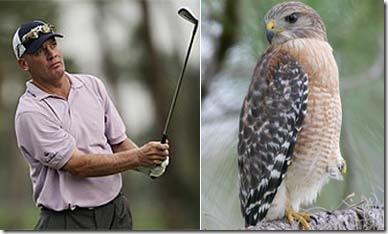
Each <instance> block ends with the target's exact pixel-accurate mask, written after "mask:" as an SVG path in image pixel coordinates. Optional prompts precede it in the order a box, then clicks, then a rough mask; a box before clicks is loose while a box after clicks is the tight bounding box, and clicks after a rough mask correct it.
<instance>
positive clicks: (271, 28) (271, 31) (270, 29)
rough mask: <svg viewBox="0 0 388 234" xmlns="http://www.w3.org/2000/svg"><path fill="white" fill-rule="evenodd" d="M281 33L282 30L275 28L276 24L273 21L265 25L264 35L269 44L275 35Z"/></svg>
mask: <svg viewBox="0 0 388 234" xmlns="http://www.w3.org/2000/svg"><path fill="white" fill-rule="evenodd" d="M281 32H283V29H281V28H278V27H276V24H275V22H274V21H273V20H271V21H269V22H268V23H267V25H266V35H267V40H268V42H269V43H272V39H273V37H274V36H275V35H276V34H277V33H281Z"/></svg>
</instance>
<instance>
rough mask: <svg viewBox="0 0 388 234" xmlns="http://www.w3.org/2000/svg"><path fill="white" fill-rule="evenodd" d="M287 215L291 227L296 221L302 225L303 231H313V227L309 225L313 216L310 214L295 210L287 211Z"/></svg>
mask: <svg viewBox="0 0 388 234" xmlns="http://www.w3.org/2000/svg"><path fill="white" fill-rule="evenodd" d="M286 215H287V219H288V222H290V224H291V225H292V223H293V222H294V221H295V220H296V221H298V222H299V223H300V224H301V225H302V227H303V230H311V227H310V225H309V224H308V222H310V221H311V216H310V215H309V214H307V213H301V212H296V211H294V210H293V209H287V210H286Z"/></svg>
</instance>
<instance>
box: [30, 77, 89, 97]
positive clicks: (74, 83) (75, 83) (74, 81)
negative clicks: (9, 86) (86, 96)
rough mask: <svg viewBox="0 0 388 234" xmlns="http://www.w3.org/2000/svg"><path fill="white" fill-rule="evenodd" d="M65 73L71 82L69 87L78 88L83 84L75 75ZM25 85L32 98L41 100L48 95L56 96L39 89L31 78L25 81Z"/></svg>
mask: <svg viewBox="0 0 388 234" xmlns="http://www.w3.org/2000/svg"><path fill="white" fill-rule="evenodd" d="M65 75H66V77H67V78H68V79H69V80H70V82H71V86H70V89H78V88H81V87H82V86H83V83H82V82H81V81H80V80H79V79H78V78H77V77H75V76H73V75H72V74H70V73H67V72H65ZM26 86H27V92H28V93H29V94H31V95H32V96H33V97H34V98H37V99H39V100H42V99H45V98H48V97H56V95H53V94H50V93H46V92H45V91H43V90H41V89H40V88H39V87H38V86H36V85H34V83H32V80H29V81H27V82H26Z"/></svg>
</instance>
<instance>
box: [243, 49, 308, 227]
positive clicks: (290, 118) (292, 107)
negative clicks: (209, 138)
mask: <svg viewBox="0 0 388 234" xmlns="http://www.w3.org/2000/svg"><path fill="white" fill-rule="evenodd" d="M307 82H308V79H307V74H306V73H305V72H304V71H303V69H302V68H301V67H300V66H299V64H298V61H296V60H295V59H294V58H293V57H292V56H291V55H290V54H289V53H287V52H286V51H284V50H279V49H274V48H273V47H270V48H269V49H267V51H266V52H265V53H264V55H263V56H262V57H261V59H260V60H259V62H258V64H257V66H256V68H255V72H254V74H253V78H252V82H251V84H250V87H249V92H248V95H247V96H246V97H245V100H244V103H243V106H242V110H241V116H240V131H239V142H238V154H239V157H238V168H239V176H240V201H241V210H242V213H243V216H244V218H245V223H246V225H255V224H256V223H257V222H258V221H260V220H262V219H263V218H264V217H265V216H266V214H267V211H268V209H269V207H270V205H271V202H272V200H273V198H274V196H275V194H276V192H277V189H278V187H279V186H280V183H281V182H282V179H283V178H284V173H285V172H286V171H287V167H288V165H289V163H290V158H291V155H292V152H293V149H294V145H295V141H296V137H297V133H298V131H299V130H300V129H301V126H302V122H303V119H304V116H305V114H306V109H307V95H308V83H307Z"/></svg>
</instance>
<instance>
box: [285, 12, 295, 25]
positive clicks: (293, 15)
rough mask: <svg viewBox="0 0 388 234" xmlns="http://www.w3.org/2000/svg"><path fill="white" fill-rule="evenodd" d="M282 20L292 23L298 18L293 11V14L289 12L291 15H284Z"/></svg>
mask: <svg viewBox="0 0 388 234" xmlns="http://www.w3.org/2000/svg"><path fill="white" fill-rule="evenodd" d="M284 20H285V21H286V22H288V23H291V24H293V23H295V22H296V21H297V20H298V16H297V15H296V14H295V13H293V14H291V15H289V16H286V17H285V18H284Z"/></svg>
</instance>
